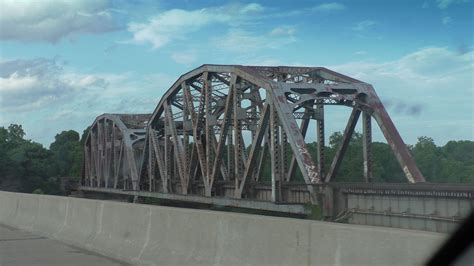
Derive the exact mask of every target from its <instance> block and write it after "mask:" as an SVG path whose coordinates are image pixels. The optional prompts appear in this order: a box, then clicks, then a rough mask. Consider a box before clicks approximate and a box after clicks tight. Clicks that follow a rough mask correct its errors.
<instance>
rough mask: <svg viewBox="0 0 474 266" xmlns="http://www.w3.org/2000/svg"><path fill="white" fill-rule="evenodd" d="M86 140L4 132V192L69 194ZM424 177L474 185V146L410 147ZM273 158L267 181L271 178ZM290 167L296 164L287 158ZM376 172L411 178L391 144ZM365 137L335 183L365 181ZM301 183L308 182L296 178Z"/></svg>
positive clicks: (381, 177)
mask: <svg viewBox="0 0 474 266" xmlns="http://www.w3.org/2000/svg"><path fill="white" fill-rule="evenodd" d="M86 134H87V129H86V130H84V132H83V133H82V135H80V134H79V133H78V132H76V131H74V130H68V131H62V132H61V133H59V134H57V135H56V136H55V140H54V142H53V143H51V145H50V147H49V149H47V148H45V147H43V145H41V144H39V143H36V142H34V141H32V140H29V139H25V132H24V130H23V128H22V126H21V125H17V124H12V125H10V126H9V127H8V128H5V127H0V190H7V191H19V192H27V193H32V192H34V193H46V194H56V195H61V194H66V193H67V188H66V187H67V186H66V185H65V183H67V182H68V181H73V182H77V181H79V178H80V174H81V166H82V158H83V142H84V139H85V137H86ZM341 140H342V133H341V132H335V133H333V134H332V135H331V136H330V138H329V143H328V146H326V147H325V156H324V157H325V162H326V164H325V165H326V168H325V172H326V173H327V171H328V170H329V166H330V164H331V160H332V158H333V157H334V154H335V153H336V150H337V148H338V145H340V143H341ZM316 146H317V145H316V143H315V142H313V143H309V144H308V149H309V151H310V153H311V154H316ZM408 148H409V150H410V152H411V153H412V155H413V157H414V159H415V161H416V163H417V165H418V167H419V169H420V171H421V172H422V173H423V175H424V176H425V178H426V179H427V181H429V182H449V183H468V182H471V183H472V182H474V141H470V140H462V141H449V142H447V143H446V144H445V145H444V146H436V144H435V143H434V140H433V139H432V138H430V137H419V138H418V141H417V143H416V144H415V145H408ZM269 160H270V158H269V156H267V158H266V162H265V163H264V168H263V171H262V178H263V179H264V180H265V179H269V177H270V176H271V170H270V161H269ZM287 160H288V162H289V160H290V158H287ZM372 171H373V177H374V182H406V179H405V176H404V174H403V172H402V170H401V168H400V165H399V164H398V162H397V160H396V158H395V156H394V155H393V153H392V151H391V149H390V146H389V145H388V144H387V143H382V142H374V143H372ZM362 173H363V158H362V135H361V134H359V133H357V132H355V133H354V135H353V137H352V139H351V141H350V144H349V147H348V149H347V151H346V155H345V157H344V160H343V162H342V164H341V167H340V170H339V172H338V175H337V178H336V180H334V181H341V182H360V181H362V176H363V175H362ZM295 180H302V176H301V173H299V172H296V176H295Z"/></svg>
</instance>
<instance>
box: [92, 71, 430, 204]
mask: <svg viewBox="0 0 474 266" xmlns="http://www.w3.org/2000/svg"><path fill="white" fill-rule="evenodd" d="M327 105H342V106H346V107H348V108H350V109H352V112H351V115H350V117H349V119H348V122H347V126H346V128H345V130H344V134H343V140H342V144H341V145H339V148H338V150H337V152H336V155H335V157H334V159H333V160H332V162H331V164H330V167H329V170H328V172H327V173H325V172H324V165H325V163H326V162H324V139H325V137H324V134H325V130H324V126H325V124H324V121H325V106H327ZM359 118H361V119H362V126H363V151H362V153H363V158H364V160H363V161H364V168H363V169H364V175H363V180H364V181H365V182H371V180H372V172H371V141H372V138H371V135H372V134H371V132H372V125H371V121H372V119H373V120H375V121H376V123H377V124H378V125H379V127H380V129H381V131H382V133H383V135H384V136H385V138H386V140H387V142H388V143H389V145H390V147H391V149H392V151H393V153H394V154H395V157H396V158H397V160H398V162H399V163H400V165H401V168H402V169H403V172H404V173H405V176H406V178H407V180H408V181H409V182H411V183H414V182H423V181H424V178H423V176H422V174H421V173H420V171H419V170H418V168H417V166H416V165H415V162H414V160H413V158H412V157H411V155H410V153H409V151H408V149H407V147H406V145H405V144H404V142H403V140H402V139H401V137H400V135H399V133H398V131H397V130H396V128H395V125H394V124H393V122H392V120H391V119H390V117H389V115H388V114H387V112H386V110H385V108H384V106H383V104H382V103H381V101H380V99H379V98H378V96H377V94H376V93H375V90H374V89H373V87H372V86H371V85H370V84H367V83H364V82H362V81H359V80H356V79H353V78H350V77H348V76H345V75H342V74H339V73H336V72H334V71H331V70H328V69H326V68H322V67H261V66H239V65H203V66H201V67H199V68H197V69H194V70H192V71H190V72H188V73H186V74H184V75H182V76H181V77H180V78H179V79H178V80H177V81H176V82H175V83H174V84H173V85H172V87H171V88H170V89H169V90H168V91H167V92H166V93H165V95H164V96H163V97H162V99H161V100H160V102H159V104H158V106H157V107H156V109H155V111H154V112H153V114H152V115H151V117H150V119H149V121H148V124H147V127H146V137H145V141H144V147H143V156H142V157H143V160H142V163H141V164H140V166H141V167H140V170H139V171H138V170H137V171H138V172H139V178H138V179H139V182H140V186H139V187H137V186H135V185H133V189H141V190H147V191H150V192H160V193H172V194H181V195H188V194H193V195H202V196H206V197H211V196H217V197H219V196H226V197H233V198H237V199H240V198H246V199H267V200H271V201H273V202H295V199H293V198H292V197H293V196H292V195H293V194H291V193H290V192H289V191H292V190H291V189H288V186H289V185H290V184H292V182H293V181H294V176H295V172H296V171H299V172H301V174H302V176H303V178H304V190H306V192H307V194H309V198H308V199H307V201H311V202H312V203H316V202H317V201H318V199H319V198H320V197H319V195H320V194H324V191H323V190H324V189H323V187H324V186H320V185H321V184H325V183H328V182H331V181H333V180H334V179H335V178H337V172H338V169H339V167H340V165H341V162H342V160H343V158H344V154H345V151H346V149H347V147H348V145H349V141H350V139H351V136H352V134H353V132H354V128H355V126H356V123H357V121H358V120H359ZM298 121H299V122H298ZM96 123H97V120H96ZM310 123H316V129H317V130H316V132H315V134H316V139H317V151H316V154H310V152H309V151H308V148H307V146H306V142H305V137H307V136H308V135H309V133H312V134H314V133H313V132H308V126H309V124H310ZM96 131H97V130H96ZM94 134H98V133H94ZM94 137H95V138H99V137H97V136H95V135H94ZM95 138H91V139H94V141H95ZM89 143H90V144H89V145H91V146H92V145H94V144H95V142H94V143H91V142H89ZM87 147H88V146H87V144H86V152H88V153H90V152H89V151H87ZM90 154H92V153H90ZM268 156H269V157H270V160H269V161H270V168H271V176H270V178H269V179H266V177H265V176H263V173H262V170H263V166H264V164H265V161H266V159H267V157H268ZM86 160H87V159H86ZM87 167H88V166H87V164H86V169H88V168H87ZM86 172H87V171H86ZM89 172H91V171H90V170H89ZM98 172H99V171H96V172H93V171H92V172H91V174H90V176H91V175H93V173H98ZM132 172H133V171H132ZM131 176H132V177H131V180H132V181H136V180H138V179H137V177H136V176H134V173H131ZM97 180H100V179H97ZM361 181H362V179H361ZM96 182H97V181H96ZM132 183H133V182H132ZM90 184H93V183H90ZM97 184H98V183H97ZM133 184H135V183H133ZM267 184H269V185H268V186H266V185H267ZM299 187H301V186H299ZM262 193H266V194H265V195H266V196H262Z"/></svg>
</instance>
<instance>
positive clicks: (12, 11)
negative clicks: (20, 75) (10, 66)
mask: <svg viewBox="0 0 474 266" xmlns="http://www.w3.org/2000/svg"><path fill="white" fill-rule="evenodd" d="M117 27H118V25H117V23H116V21H115V19H114V18H113V16H112V14H111V13H110V9H108V1H106V0H97V1H87V0H76V1H66V0H43V1H18V0H3V1H1V2H0V40H16V41H23V42H32V41H45V42H57V41H59V40H60V39H62V38H64V37H67V36H71V35H74V34H82V33H90V34H94V33H102V32H107V31H112V30H115V29H117Z"/></svg>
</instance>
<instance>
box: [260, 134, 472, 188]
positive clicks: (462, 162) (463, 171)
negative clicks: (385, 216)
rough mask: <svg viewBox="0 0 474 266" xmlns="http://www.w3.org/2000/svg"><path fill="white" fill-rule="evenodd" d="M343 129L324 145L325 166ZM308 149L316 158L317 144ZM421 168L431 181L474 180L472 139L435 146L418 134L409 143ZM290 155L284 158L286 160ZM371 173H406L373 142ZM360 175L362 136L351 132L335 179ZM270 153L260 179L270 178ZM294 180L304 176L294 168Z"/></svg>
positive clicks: (399, 177)
mask: <svg viewBox="0 0 474 266" xmlns="http://www.w3.org/2000/svg"><path fill="white" fill-rule="evenodd" d="M342 135H343V134H342V132H334V133H333V134H332V135H331V136H330V137H329V146H326V147H325V154H324V155H325V156H324V160H325V169H324V172H325V173H327V172H328V171H329V167H330V165H331V162H332V160H333V158H334V155H335V154H336V151H337V149H338V148H339V146H340V144H341V142H342ZM307 148H308V150H309V152H310V154H311V155H312V157H313V160H314V161H316V160H315V159H316V150H317V143H316V142H313V143H308V144H307ZM409 149H410V150H411V152H412V154H413V157H414V159H415V161H416V163H417V165H418V167H419V168H420V171H421V172H422V173H423V175H424V176H425V177H426V178H427V180H428V181H430V182H453V183H456V182H474V141H468V140H465V141H449V142H448V143H446V145H445V146H442V147H437V146H436V145H435V143H434V141H433V139H432V138H429V137H420V138H418V142H417V143H416V144H415V145H414V146H409ZM289 160H290V158H287V161H288V162H289ZM372 173H373V178H374V181H375V182H392V183H394V182H406V178H405V175H404V173H403V171H402V169H401V168H400V165H399V163H398V161H397V159H396V158H395V156H394V154H393V152H392V150H391V148H390V146H389V145H388V144H387V143H382V142H374V143H372ZM362 176H363V158H362V135H361V134H359V133H357V132H354V134H353V136H352V138H351V140H350V142H349V146H348V148H347V150H346V153H345V156H344V159H343V161H342V163H341V165H340V168H339V171H338V172H337V177H336V179H335V180H334V181H336V182H361V181H362ZM270 177H271V164H270V155H267V157H266V159H265V164H264V169H263V170H262V172H261V176H260V178H261V180H265V181H270V180H271V179H270ZM293 181H295V182H303V181H304V180H303V176H302V174H301V172H300V171H299V170H296V172H295V175H294V176H293Z"/></svg>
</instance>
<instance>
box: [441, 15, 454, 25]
mask: <svg viewBox="0 0 474 266" xmlns="http://www.w3.org/2000/svg"><path fill="white" fill-rule="evenodd" d="M451 21H452V19H451V17H449V16H446V17H443V19H442V20H441V22H442V23H443V24H444V25H448V24H449V23H451Z"/></svg>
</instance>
